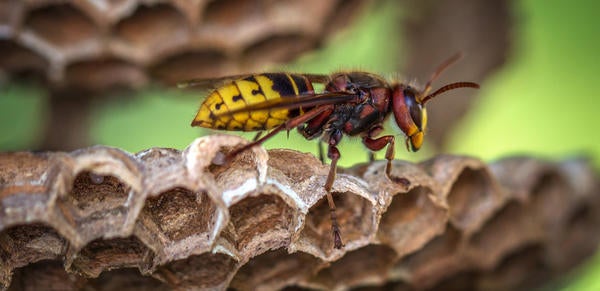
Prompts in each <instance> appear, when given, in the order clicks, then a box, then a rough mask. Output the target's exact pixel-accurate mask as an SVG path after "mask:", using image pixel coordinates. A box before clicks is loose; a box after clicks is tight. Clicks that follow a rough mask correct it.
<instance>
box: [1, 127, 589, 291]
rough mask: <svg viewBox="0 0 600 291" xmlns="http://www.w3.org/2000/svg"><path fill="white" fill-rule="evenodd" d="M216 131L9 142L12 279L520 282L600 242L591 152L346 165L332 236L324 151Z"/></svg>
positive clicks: (4, 187) (4, 170) (8, 261)
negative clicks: (34, 145) (81, 144)
mask: <svg viewBox="0 0 600 291" xmlns="http://www.w3.org/2000/svg"><path fill="white" fill-rule="evenodd" d="M244 142H245V141H244V140H242V139H241V138H238V137H232V136H225V135H216V136H210V137H205V138H200V139H197V140H196V141H194V142H193V143H192V144H191V145H190V146H189V147H188V148H186V149H185V150H184V151H177V150H173V149H165V148H152V149H148V150H145V151H142V152H139V153H137V154H129V153H127V152H124V151H122V150H119V149H115V148H110V147H102V146H97V147H92V148H86V149H82V150H77V151H73V152H69V153H65V152H45V153H32V152H17V153H4V154H0V165H1V167H0V185H1V186H0V287H1V288H0V289H5V288H8V289H13V290H19V289H29V288H31V289H39V288H43V287H47V286H55V287H56V288H59V289H81V288H91V289H98V290H112V289H145V290H150V289H156V290H159V289H160V290H164V289H171V288H182V289H188V288H201V289H204V288H211V289H225V288H227V287H232V288H235V289H239V290H270V289H280V288H284V287H288V286H300V287H303V288H316V289H349V288H358V287H365V286H371V287H370V288H375V287H373V286H379V287H378V288H395V289H399V290H404V289H408V290H410V289H414V288H416V289H428V288H436V286H438V285H440V284H443V286H444V288H445V289H448V288H451V287H456V288H457V289H459V290H464V289H465V288H467V289H506V288H516V287H527V286H535V285H538V284H541V283H544V282H547V281H548V280H549V279H551V278H554V277H555V276H556V275H557V274H560V273H563V272H564V271H566V270H568V269H570V268H571V267H572V266H574V265H576V264H578V263H579V262H581V261H582V260H583V259H584V258H586V257H587V256H589V255H590V254H592V253H593V251H594V250H595V247H596V245H597V242H598V239H599V238H598V232H597V231H596V227H595V225H598V223H599V221H598V220H599V217H598V215H599V214H600V189H599V187H598V179H597V176H596V175H595V173H594V172H593V171H592V170H591V169H590V168H589V167H588V165H587V164H586V163H585V162H583V161H580V160H572V161H565V162H562V163H549V162H546V161H540V160H536V159H531V158H511V159H506V160H503V161H499V162H496V163H494V164H492V165H489V166H487V165H485V164H483V163H482V162H481V161H479V160H477V159H473V158H468V157H457V156H438V157H436V158H434V159H431V160H428V161H426V162H423V163H420V164H411V163H407V162H401V161H395V162H394V168H393V175H395V176H398V177H403V178H406V179H407V180H408V181H410V185H409V186H407V185H399V184H394V183H392V182H391V181H390V180H388V179H387V178H386V177H385V175H384V174H383V173H384V167H385V163H384V162H375V163H372V164H365V165H359V166H355V167H353V168H351V169H346V170H344V171H343V173H340V174H339V175H338V178H337V180H336V181H335V183H334V186H333V191H334V197H335V200H336V204H337V206H338V219H339V221H340V225H341V229H342V235H343V237H344V240H345V243H346V246H345V248H344V249H343V250H335V249H333V248H332V236H331V233H330V221H329V212H328V209H327V203H324V200H325V199H324V195H325V192H324V190H323V184H324V182H325V179H326V175H327V171H328V166H327V165H322V164H321V163H320V161H318V160H317V159H315V158H314V157H313V156H311V155H308V154H302V153H298V152H295V151H291V150H271V151H269V152H267V151H265V150H264V149H262V148H254V149H252V150H250V151H247V152H244V153H242V154H240V155H239V156H237V157H236V158H235V159H234V160H233V161H232V162H231V163H230V164H227V165H225V166H215V165H213V164H212V163H211V161H212V159H213V158H214V157H215V155H218V154H220V153H221V152H223V151H227V150H229V149H231V148H232V147H234V146H236V145H239V144H240V143H244Z"/></svg>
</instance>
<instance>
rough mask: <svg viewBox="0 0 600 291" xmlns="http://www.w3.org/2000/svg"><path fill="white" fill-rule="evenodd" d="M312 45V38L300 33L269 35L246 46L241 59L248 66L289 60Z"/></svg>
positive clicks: (313, 44)
mask: <svg viewBox="0 0 600 291" xmlns="http://www.w3.org/2000/svg"><path fill="white" fill-rule="evenodd" d="M314 46H315V41H314V39H312V38H310V37H308V36H305V35H302V34H300V33H297V34H287V35H275V36H269V37H267V38H265V39H262V40H259V41H257V42H255V43H254V44H251V45H250V46H249V47H248V48H246V49H245V50H244V52H243V61H244V63H245V64H247V65H250V66H259V65H264V64H269V63H284V62H289V61H291V60H293V59H294V58H295V57H296V56H298V55H299V54H300V53H303V52H306V51H309V50H310V49H312V48H313V47H314Z"/></svg>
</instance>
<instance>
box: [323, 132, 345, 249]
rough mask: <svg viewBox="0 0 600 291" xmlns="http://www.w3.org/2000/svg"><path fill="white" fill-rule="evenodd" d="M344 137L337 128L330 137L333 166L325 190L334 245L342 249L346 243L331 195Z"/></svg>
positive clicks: (329, 154) (329, 155)
mask: <svg viewBox="0 0 600 291" xmlns="http://www.w3.org/2000/svg"><path fill="white" fill-rule="evenodd" d="M341 138H342V132H341V131H339V130H337V131H334V132H333V133H332V134H331V137H330V138H329V148H328V150H327V157H329V158H330V159H331V166H330V167H329V174H328V175H327V182H325V191H326V192H327V204H328V205H329V214H330V216H331V229H332V231H333V245H334V247H335V248H336V249H341V248H342V247H343V246H344V244H343V242H342V235H341V233H340V227H339V225H338V221H337V214H336V212H335V209H336V208H335V203H334V202H333V195H331V188H332V187H333V182H334V181H335V174H336V171H337V162H338V160H339V159H340V151H339V150H338V148H337V147H336V145H337V144H338V143H339V141H340V139H341Z"/></svg>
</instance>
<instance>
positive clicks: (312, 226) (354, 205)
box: [301, 192, 374, 253]
mask: <svg viewBox="0 0 600 291" xmlns="http://www.w3.org/2000/svg"><path fill="white" fill-rule="evenodd" d="M332 195H333V200H334V202H335V206H336V214H337V221H338V224H339V227H340V231H341V234H342V241H343V243H344V244H347V243H349V242H351V241H355V240H358V239H360V238H364V237H367V236H369V235H370V234H371V233H372V232H373V231H374V230H373V229H372V227H373V219H374V215H373V205H372V204H371V202H370V201H369V200H367V199H365V198H363V197H361V196H359V195H357V194H355V193H351V192H345V193H339V192H332ZM330 213H331V212H330V210H329V206H328V204H327V197H325V196H324V197H323V198H321V199H320V200H319V201H318V202H317V203H315V204H314V205H313V206H312V207H311V208H310V209H309V212H308V214H307V215H306V221H305V225H304V228H303V229H302V233H301V237H303V238H304V239H306V240H308V241H309V242H310V243H311V244H313V245H315V246H317V247H318V248H319V249H321V250H322V251H324V253H330V252H331V251H332V250H333V233H332V230H331V216H330Z"/></svg>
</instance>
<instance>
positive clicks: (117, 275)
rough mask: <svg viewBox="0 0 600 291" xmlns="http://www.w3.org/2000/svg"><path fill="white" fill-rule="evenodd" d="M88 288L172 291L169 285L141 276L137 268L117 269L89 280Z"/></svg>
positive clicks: (98, 290) (98, 289)
mask: <svg viewBox="0 0 600 291" xmlns="http://www.w3.org/2000/svg"><path fill="white" fill-rule="evenodd" d="M86 287H87V288H88V289H90V290H97V291H109V290H148V291H168V290H172V289H171V288H170V287H169V286H168V285H167V284H165V283H163V282H161V281H159V280H158V279H155V278H153V277H150V276H144V275H142V274H140V271H139V270H137V269H135V268H126V269H117V270H112V271H106V272H102V274H100V276H98V278H94V279H90V280H88V282H87V284H86Z"/></svg>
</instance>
